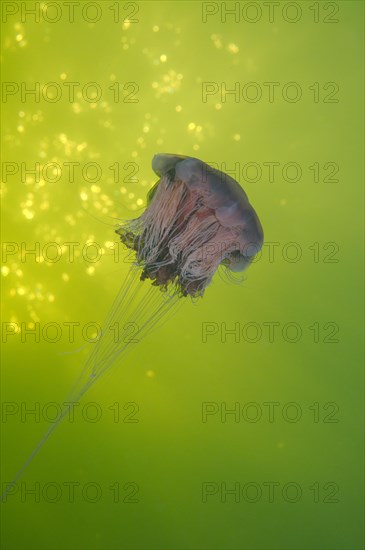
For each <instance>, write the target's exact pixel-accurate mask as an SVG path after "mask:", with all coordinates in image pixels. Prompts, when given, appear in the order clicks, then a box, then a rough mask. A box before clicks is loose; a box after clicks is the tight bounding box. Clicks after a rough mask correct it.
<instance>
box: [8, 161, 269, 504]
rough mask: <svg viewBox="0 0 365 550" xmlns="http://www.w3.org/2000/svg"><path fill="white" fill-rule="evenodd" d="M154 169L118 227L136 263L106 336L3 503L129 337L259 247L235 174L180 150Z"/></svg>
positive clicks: (258, 230) (258, 231) (255, 221)
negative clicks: (131, 215)
mask: <svg viewBox="0 0 365 550" xmlns="http://www.w3.org/2000/svg"><path fill="white" fill-rule="evenodd" d="M152 168H153V170H154V172H155V173H156V175H157V176H158V178H159V179H158V181H157V182H156V183H155V185H154V186H153V187H152V189H151V190H150V191H149V193H148V195H147V207H146V209H145V211H144V212H143V213H142V214H141V216H139V217H138V218H136V219H132V220H125V221H124V222H122V223H120V224H118V226H117V228H116V234H117V235H118V237H119V238H120V240H121V242H122V243H123V245H124V246H125V247H126V248H127V249H129V251H130V252H131V253H132V254H133V262H132V264H131V267H130V269H129V272H128V274H127V276H126V278H125V280H124V281H123V283H122V285H121V288H120V291H119V292H118V294H117V296H116V298H115V300H114V303H113V305H112V307H111V310H110V313H109V315H108V317H107V319H106V320H105V322H104V324H103V327H104V328H103V331H102V334H101V336H100V338H99V339H98V341H97V342H96V343H95V344H94V346H93V350H92V352H91V353H90V355H89V357H88V359H87V360H86V362H85V365H84V368H83V369H82V371H81V374H80V376H79V378H78V380H77V381H76V383H75V385H74V387H73V389H72V391H71V393H70V395H69V396H68V399H67V400H66V402H67V406H65V407H64V408H63V409H62V411H61V414H60V415H59V417H58V418H57V420H56V421H55V422H54V423H53V424H52V425H50V427H49V428H48V430H47V431H46V433H45V434H44V436H43V438H42V439H41V440H40V441H39V443H38V444H37V446H36V447H35V448H34V450H33V451H32V453H31V454H30V455H29V456H28V458H27V460H26V461H25V462H24V463H23V465H22V466H21V468H20V469H19V470H18V472H17V474H16V475H15V476H14V478H13V481H12V482H10V483H6V484H5V490H4V492H3V494H2V499H3V500H4V498H6V495H7V494H8V493H9V492H11V490H12V487H13V486H14V485H15V484H16V482H17V480H18V479H19V477H20V476H21V475H22V474H23V472H24V470H25V469H26V467H27V466H28V465H29V464H30V462H31V461H32V460H33V458H34V457H35V456H36V454H37V453H38V452H39V451H40V449H41V448H42V446H43V445H44V443H45V442H46V440H47V439H48V438H49V436H50V435H51V433H52V432H53V431H54V430H55V429H56V427H57V426H58V425H59V424H60V422H61V421H62V419H63V418H64V417H65V416H67V415H68V414H69V412H70V408H71V407H72V405H73V404H76V403H77V402H78V401H79V400H80V399H81V398H82V396H83V395H84V394H85V393H86V392H87V390H88V389H89V388H90V387H91V386H92V385H93V384H95V382H96V381H97V380H98V379H99V378H100V377H101V376H102V375H104V373H106V372H107V371H108V370H109V369H110V368H111V367H112V366H113V365H114V364H116V362H117V360H118V359H120V358H121V357H122V356H123V357H124V356H125V355H126V354H127V352H128V351H130V350H131V349H133V346H131V343H132V342H134V343H135V342H136V341H140V340H141V339H142V338H143V337H144V336H146V335H147V334H148V333H149V332H150V331H151V330H152V329H153V328H154V327H156V326H157V325H158V324H159V323H160V322H161V320H162V319H165V318H166V316H167V314H168V313H169V312H170V314H173V313H174V310H175V309H177V307H178V305H179V304H181V302H182V300H183V299H184V298H185V299H186V298H187V297H190V298H192V299H198V298H201V297H202V296H203V294H204V292H205V289H206V288H207V286H208V285H209V284H210V282H211V280H212V278H213V276H214V274H215V272H216V271H217V269H218V268H219V266H221V265H222V266H224V267H225V268H226V269H228V270H229V271H233V272H240V271H243V270H245V269H246V268H247V267H248V266H249V265H250V264H251V263H252V261H253V259H254V257H255V255H256V254H257V253H258V252H259V250H260V249H261V247H262V244H263V230H262V226H261V224H260V221H259V218H258V216H257V214H256V212H255V210H254V209H253V207H252V206H251V204H250V202H249V200H248V197H247V195H246V193H245V191H244V190H243V189H242V187H241V186H240V185H239V183H237V182H236V181H235V180H234V179H233V178H231V177H230V176H228V175H227V174H225V173H223V172H221V171H219V170H217V169H215V168H212V167H211V166H209V165H208V164H206V163H204V162H202V161H201V160H199V159H196V158H192V157H187V156H182V155H173V154H157V155H155V156H154V157H153V160H152ZM148 281H149V284H147V282H148ZM146 285H147V286H146ZM143 290H144V291H143ZM126 324H127V325H129V326H130V327H132V329H133V338H132V339H121V338H120V335H119V331H118V327H121V326H124V327H125V326H126Z"/></svg>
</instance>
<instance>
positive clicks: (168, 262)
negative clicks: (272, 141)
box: [117, 154, 263, 296]
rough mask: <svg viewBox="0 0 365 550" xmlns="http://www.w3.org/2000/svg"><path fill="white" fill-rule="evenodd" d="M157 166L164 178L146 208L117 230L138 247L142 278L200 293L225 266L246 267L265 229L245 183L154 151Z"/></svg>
mask: <svg viewBox="0 0 365 550" xmlns="http://www.w3.org/2000/svg"><path fill="white" fill-rule="evenodd" d="M152 168H153V169H154V171H155V172H156V174H157V175H158V176H159V177H160V180H159V181H158V182H157V183H156V184H155V186H154V187H153V188H152V190H151V191H150V193H149V196H148V199H149V204H148V206H147V208H146V210H145V212H144V213H143V214H142V215H141V216H140V217H139V218H137V219H135V220H131V221H128V222H126V223H125V224H123V225H122V226H121V227H120V228H119V229H117V233H118V234H119V235H120V238H121V240H122V242H123V243H124V244H125V245H126V246H127V247H129V248H131V249H133V250H135V251H136V255H137V257H136V259H137V263H138V264H139V265H141V266H142V267H143V271H142V276H141V277H142V279H147V278H149V279H151V280H152V281H153V284H155V285H157V286H161V287H166V286H167V285H168V284H169V283H172V284H174V285H176V287H177V288H178V289H179V290H180V292H181V294H182V295H183V296H186V295H191V296H199V295H200V296H201V295H202V294H203V292H204V290H205V288H206V287H207V285H208V284H209V283H210V281H211V279H212V277H213V275H214V273H215V271H216V270H217V268H218V267H219V265H220V264H224V265H226V266H227V267H228V268H229V269H231V270H232V271H243V270H244V269H245V268H246V267H247V266H248V265H249V264H250V262H251V261H252V259H253V257H254V255H255V254H256V253H257V252H258V251H259V250H260V248H261V247H262V243H263V231H262V227H261V224H260V221H259V219H258V217H257V214H256V212H255V210H254V209H253V208H252V206H251V205H250V203H249V201H248V198H247V195H246V193H245V192H244V190H243V189H242V187H241V186H240V185H239V184H238V183H237V182H236V181H235V180H234V179H232V178H231V177H229V176H228V175H227V174H224V173H223V172H220V171H219V170H216V169H214V168H211V167H210V166H208V165H207V164H205V163H204V162H202V161H200V160H198V159H195V158H190V157H182V156H179V155H168V154H160V155H155V156H154V158H153V161H152Z"/></svg>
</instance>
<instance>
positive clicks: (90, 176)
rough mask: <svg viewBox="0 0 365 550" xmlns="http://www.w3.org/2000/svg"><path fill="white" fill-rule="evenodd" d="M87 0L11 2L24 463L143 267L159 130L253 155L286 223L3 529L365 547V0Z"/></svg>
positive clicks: (7, 417)
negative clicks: (138, 238)
mask: <svg viewBox="0 0 365 550" xmlns="http://www.w3.org/2000/svg"><path fill="white" fill-rule="evenodd" d="M76 4H77V5H75V13H74V17H73V22H70V12H69V9H70V8H69V7H68V6H67V3H66V2H52V3H47V2H46V3H33V2H26V3H21V2H3V5H2V7H3V14H2V15H3V19H2V20H3V46H2V53H3V74H2V79H3V103H2V107H3V116H2V120H3V134H2V136H3V139H2V144H3V164H2V168H3V207H2V214H3V221H2V240H3V241H4V243H5V244H4V246H3V262H4V263H3V268H2V274H3V275H4V276H3V277H2V297H3V300H4V307H3V316H2V322H3V324H2V331H3V332H2V342H3V363H2V384H1V390H2V400H3V410H2V413H3V414H2V434H3V435H2V449H1V450H2V481H3V482H5V481H10V480H11V479H12V476H13V475H14V474H15V472H16V471H17V469H18V468H19V467H20V466H21V464H22V462H23V461H24V459H25V458H26V457H27V455H28V454H29V453H30V452H31V450H32V449H33V447H34V445H35V444H36V443H37V442H38V440H39V439H40V437H41V436H42V434H43V433H44V431H45V429H46V428H47V427H48V426H49V421H50V420H51V418H52V417H53V415H54V412H55V410H56V407H57V406H59V404H60V403H62V402H63V401H64V399H65V397H66V396H67V395H68V392H69V390H70V388H71V386H72V384H73V382H74V380H75V378H76V377H77V375H78V373H79V372H80V370H81V368H82V365H83V363H84V361H85V358H86V357H87V354H88V352H89V349H90V346H92V345H93V344H89V345H87V344H86V338H90V337H92V335H93V332H94V329H95V326H94V328H93V325H88V323H94V324H95V323H97V324H98V325H99V324H101V323H102V321H103V319H104V317H105V315H106V314H107V312H108V310H109V307H110V305H111V304H112V301H113V299H114V296H115V295H116V293H117V291H118V289H119V287H120V285H121V282H122V281H123V279H124V278H125V276H126V273H127V270H128V263H127V262H124V261H122V260H123V256H122V257H121V259H120V260H119V261H116V260H117V258H116V255H115V252H114V251H113V242H115V241H116V239H115V234H114V224H115V222H116V220H115V219H113V218H115V217H116V218H130V217H135V216H137V215H139V214H140V213H141V211H142V210H143V207H144V205H145V197H146V193H147V191H148V190H149V189H150V187H151V186H152V185H153V183H154V182H155V181H156V176H155V175H154V173H153V172H152V169H151V159H152V157H153V155H154V154H155V153H157V152H166V153H177V154H182V155H189V156H196V157H198V158H201V159H202V160H204V161H206V162H208V163H216V164H217V165H218V166H219V167H220V169H222V170H225V169H227V170H235V172H234V173H233V174H232V175H233V176H234V177H236V179H237V180H238V181H239V182H240V183H241V185H242V186H243V187H244V188H245V190H246V192H247V194H248V196H249V198H250V200H251V202H252V204H253V205H254V207H255V209H256V210H257V213H258V215H259V217H260V219H261V222H262V225H263V227H264V231H265V239H266V245H265V246H264V249H263V253H262V256H261V257H260V258H259V260H258V261H257V262H256V263H255V265H253V266H252V267H251V268H250V269H249V270H248V271H247V273H246V276H245V280H244V282H243V283H241V284H234V283H232V282H229V281H228V282H227V280H225V279H224V278H222V277H220V276H219V275H216V277H215V279H214V281H213V283H212V284H211V285H210V287H209V288H208V289H207V291H206V293H205V296H204V298H203V299H202V300H200V301H198V302H197V303H194V304H192V303H188V302H187V303H186V304H184V306H183V307H182V309H181V310H179V311H178V312H177V313H176V314H175V315H174V316H173V317H171V318H169V319H168V321H167V322H166V323H165V324H164V325H162V326H161V327H160V328H159V329H158V330H156V331H155V332H152V333H151V334H150V336H149V337H147V338H146V339H145V340H143V341H141V342H140V343H138V344H134V346H135V349H134V350H133V351H132V353H131V354H130V355H128V357H126V359H125V360H122V361H121V363H119V364H118V365H117V366H116V367H115V368H114V370H113V372H111V373H110V375H109V376H106V377H105V378H104V379H102V380H101V381H99V382H98V384H96V385H95V386H94V387H93V388H92V389H91V390H90V392H89V393H88V394H86V395H85V396H84V398H83V400H82V401H81V402H80V405H79V407H78V408H77V410H76V411H75V421H74V422H70V421H69V420H65V421H64V422H63V423H62V425H60V426H59V428H58V429H57V431H56V432H55V433H54V434H53V436H52V438H51V439H50V440H49V441H48V442H47V443H46V445H45V446H44V448H43V449H42V451H41V452H40V454H39V455H38V456H37V457H36V458H35V460H34V462H33V463H32V464H31V465H30V466H29V468H28V469H27V470H26V471H25V472H24V474H23V476H22V477H21V479H19V481H18V483H17V486H16V488H15V489H14V492H13V493H12V494H10V495H8V497H7V501H6V502H5V503H3V504H2V505H1V517H2V548H4V549H9V550H10V549H21V550H28V549H34V550H40V549H47V550H53V549H55V550H56V549H57V550H61V549H62V550H64V549H65V550H66V549H70V550H71V549H72V550H77V549H80V550H81V549H85V550H89V549H90V550H91V549H98V550H99V549H103V550H104V549H105V550H109V549H115V550H116V549H128V550H130V549H138V550H145V549H146V550H152V549H156V550H157V549H166V550H167V549H169V550H171V549H174V550H185V549H186V550H187V549H191V550H196V549H207V550H208V549H209V550H213V549H217V550H218V549H219V550H233V549H247V550H256V549H257V550H259V549H260V550H274V549H275V550H282V549H288V550H289V549H290V550H293V549H298V550H299V549H300V550H309V549H311V550H312V549H313V550H314V549H316V550H319V549H321V550H322V549H331V550H335V549H341V550H345V549H346V550H355V549H360V548H362V544H363V538H362V527H363V515H362V512H363V491H362V487H363V473H362V472H363V469H362V448H363V420H362V418H363V415H362V410H363V390H362V387H363V385H362V376H363V375H362V343H363V318H362V307H361V305H362V296H363V294H362V266H363V252H362V251H363V247H362V235H363V224H362V222H363V220H362V212H361V207H360V205H361V204H362V200H363V186H362V176H363V170H362V161H361V159H362V154H363V106H362V102H361V98H362V94H363V85H362V74H363V55H362V50H361V47H362V43H363V23H362V19H363V5H362V3H361V2H351V1H349V2H329V3H326V2H296V3H290V2H281V3H280V4H279V5H278V6H276V7H275V11H274V12H272V11H271V9H274V8H273V6H272V5H271V3H262V2H260V3H256V2H249V3H248V2H239V3H234V2H227V3H226V7H227V8H233V7H234V6H235V5H238V7H239V12H237V13H236V15H229V14H226V15H224V13H223V10H224V6H223V4H222V3H220V2H208V3H201V2H184V1H181V2H154V1H150V2H138V3H135V2H127V3H119V2H107V1H105V2H93V3H90V2H80V3H76ZM268 4H270V5H271V8H270V11H269V5H268ZM47 5H48V7H47ZM24 6H26V7H27V8H28V9H31V8H33V9H36V10H38V11H37V14H38V15H36V16H35V15H31V14H30V13H28V12H26V11H24V10H25V7H24ZM37 6H38V8H37ZM236 9H237V8H236ZM4 10H5V11H4ZM22 10H23V11H22ZM13 12H14V13H13ZM38 16H39V20H35V18H36V17H38ZM256 18H257V19H258V20H257V21H256V22H253V20H255V19H256ZM93 19H99V20H97V21H95V22H94V23H92V22H91V21H92V20H93ZM295 19H298V20H297V21H293V20H295ZM124 20H126V21H124ZM132 20H133V21H132ZM51 83H52V84H51ZM91 83H93V84H91ZM4 86H5V87H4ZM37 87H38V88H37ZM32 88H33V89H34V90H36V92H35V95H34V94H33V95H32V94H31V93H28V94H27V93H26V92H27V91H29V90H31V89H32ZM233 89H235V90H236V95H233V94H229V93H227V92H229V91H230V90H231V91H232V90H233ZM204 91H205V92H206V94H205V96H204ZM95 93H97V94H98V95H97V96H95ZM57 94H58V95H57ZM72 94H74V95H72ZM260 94H261V96H260ZM272 94H274V95H272ZM297 94H299V95H298V101H294V99H295V98H296V95H297ZM58 96H59V97H58ZM99 96H100V97H99ZM255 98H256V99H257V101H254V99H255ZM5 100H6V101H5ZM4 163H8V164H4ZM36 163H38V166H37V165H36ZM52 163H53V164H52ZM70 163H71V164H70ZM72 163H74V164H72ZM88 163H92V164H88ZM288 163H289V164H288ZM32 169H33V170H34V169H36V174H34V173H33V174H32V173H31V170H32ZM72 169H73V170H74V175H73V177H72ZM297 174H298V177H296V176H297ZM92 180H94V181H92ZM295 180H297V181H295ZM21 243H24V244H23V245H22V244H21ZM50 243H57V246H56V245H55V244H50ZM67 243H73V244H67ZM88 243H89V244H90V243H97V245H92V246H88ZM25 249H26V250H28V251H29V250H35V251H36V253H35V254H31V253H30V254H29V253H28V254H26V253H24V250H25ZM72 249H73V250H74V259H73V261H71V260H72V256H71V250H72ZM101 250H102V251H103V255H102V257H101V259H99V260H98V261H95V262H93V261H91V260H92V259H93V258H94V257H95V253H96V252H100V251H101ZM22 251H23V254H22ZM52 259H53V260H54V261H52ZM295 260H297V261H295ZM146 284H148V283H146ZM47 323H50V324H49V325H47ZM70 323H75V325H74V341H73V342H70V338H69V330H70V326H71V325H70ZM88 326H89V329H88V328H87V327H88ZM26 329H33V330H34V329H35V330H38V329H39V331H40V336H39V338H38V341H36V338H35V336H34V335H32V334H31V333H30V332H28V333H27V332H26ZM233 329H234V330H235V332H234V333H232V332H231V333H229V332H228V333H225V330H227V331H229V330H231V331H232V330H233ZM83 330H84V333H83V332H82V331H83ZM11 331H14V334H9V332H11ZM48 331H49V332H48ZM56 331H58V334H60V337H59V339H57V338H56V336H57V333H56ZM55 335H56V336H55ZM52 339H54V340H57V341H55V342H53V343H52V342H51V340H52ZM52 403H53V405H52ZM32 408H33V409H34V410H35V411H36V413H35V414H34V415H32V414H27V413H26V411H27V410H29V409H32ZM227 409H234V410H235V411H236V412H235V414H228V415H226V416H225V414H224V412H225V410H227ZM95 415H97V417H95ZM94 418H95V421H94V422H93V421H92V420H93V419H94ZM131 420H135V422H132V421H131ZM288 484H289V485H288ZM72 486H73V487H74V491H71V487H72ZM32 490H34V491H35V493H34V492H33V493H31V491H32ZM232 490H234V491H235V493H232ZM229 491H231V492H229ZM72 492H73V494H74V496H73V497H72V496H71V493H72ZM52 500H53V501H54V502H52Z"/></svg>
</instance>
